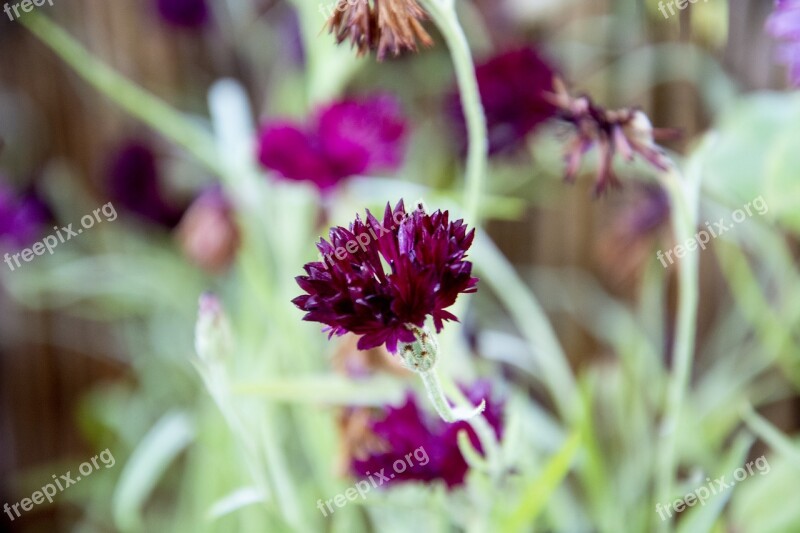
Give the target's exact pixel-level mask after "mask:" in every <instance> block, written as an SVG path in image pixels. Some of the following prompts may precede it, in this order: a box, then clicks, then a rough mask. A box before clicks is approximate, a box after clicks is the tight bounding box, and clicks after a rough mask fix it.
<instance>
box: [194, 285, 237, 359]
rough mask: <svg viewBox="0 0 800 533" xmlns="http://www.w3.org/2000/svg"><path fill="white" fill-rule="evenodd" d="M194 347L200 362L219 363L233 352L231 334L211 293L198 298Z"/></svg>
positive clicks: (224, 316)
mask: <svg viewBox="0 0 800 533" xmlns="http://www.w3.org/2000/svg"><path fill="white" fill-rule="evenodd" d="M194 346H195V351H196V352H197V356H198V357H199V358H200V360H201V361H206V362H211V361H220V360H223V359H225V358H227V357H229V356H230V355H231V354H232V352H233V333H232V331H231V325H230V322H229V321H228V317H227V315H226V314H225V312H224V311H223V310H222V304H221V302H220V301H219V298H218V297H217V296H216V295H215V294H212V293H205V294H203V295H201V296H200V302H199V309H198V313H197V323H196V324H195V330H194Z"/></svg>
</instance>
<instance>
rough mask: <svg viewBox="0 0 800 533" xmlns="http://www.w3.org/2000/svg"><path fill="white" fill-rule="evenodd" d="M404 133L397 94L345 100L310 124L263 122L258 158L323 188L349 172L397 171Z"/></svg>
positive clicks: (335, 183)
mask: <svg viewBox="0 0 800 533" xmlns="http://www.w3.org/2000/svg"><path fill="white" fill-rule="evenodd" d="M406 132H407V126H406V122H405V119H404V118H403V116H402V114H401V111H400V104H399V102H397V100H395V99H394V98H393V97H391V96H374V97H372V98H369V99H366V100H363V101H359V100H343V101H339V102H334V103H332V104H330V105H328V106H327V107H325V108H323V109H321V110H320V111H319V112H318V113H317V114H316V115H315V117H314V119H313V120H312V122H311V123H310V124H308V125H302V124H295V123H293V122H288V121H283V122H273V123H269V124H267V125H265V126H264V128H263V129H262V130H261V134H260V137H259V146H258V159H259V161H260V162H261V164H262V165H263V166H264V167H266V168H269V169H272V170H275V171H277V172H278V173H279V174H280V175H281V176H283V177H284V178H287V179H290V180H295V181H311V182H313V183H314V184H315V185H316V186H317V187H318V188H319V189H320V190H321V191H323V192H325V191H329V190H330V189H332V188H333V187H335V186H336V185H337V184H338V183H339V182H340V181H341V180H343V179H344V178H347V177H349V176H356V175H360V174H364V173H368V172H374V171H383V170H396V169H397V168H398V167H399V166H400V164H401V163H402V159H403V153H404V150H405V141H406Z"/></svg>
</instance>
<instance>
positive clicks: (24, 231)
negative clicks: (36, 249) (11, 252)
mask: <svg viewBox="0 0 800 533" xmlns="http://www.w3.org/2000/svg"><path fill="white" fill-rule="evenodd" d="M49 214H50V212H49V210H48V209H47V206H46V205H45V204H44V202H42V201H41V200H40V199H39V197H38V196H37V195H36V194H34V193H33V192H29V193H26V194H22V195H18V194H16V193H15V192H14V191H12V190H11V188H10V187H8V186H7V185H5V184H3V183H2V182H0V249H2V248H3V247H4V246H11V247H13V248H20V247H24V246H27V245H29V244H30V243H31V242H33V241H34V240H36V239H37V238H38V236H39V233H40V231H41V228H42V226H43V225H44V224H45V223H46V222H47V220H48V219H49V218H50V216H49Z"/></svg>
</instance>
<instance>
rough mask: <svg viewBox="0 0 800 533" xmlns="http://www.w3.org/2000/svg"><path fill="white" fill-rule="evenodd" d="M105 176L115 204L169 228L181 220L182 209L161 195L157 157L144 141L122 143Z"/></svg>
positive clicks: (162, 193) (113, 156) (114, 154)
mask: <svg viewBox="0 0 800 533" xmlns="http://www.w3.org/2000/svg"><path fill="white" fill-rule="evenodd" d="M107 176H108V187H109V194H110V196H111V199H112V200H113V201H114V203H115V204H118V205H121V206H123V207H124V208H126V209H127V210H128V211H131V212H132V213H135V214H136V215H139V216H140V217H142V218H144V219H147V220H149V221H151V222H155V223H157V224H161V225H163V226H167V227H169V228H172V227H174V226H175V225H177V224H178V222H179V221H180V219H181V216H182V215H183V211H184V210H183V209H182V208H180V207H178V206H176V205H175V204H173V203H172V202H171V201H169V200H168V199H167V198H166V196H165V195H164V192H163V191H162V189H161V177H160V175H159V172H158V166H157V165H156V156H155V153H154V152H153V150H152V148H150V146H148V145H147V144H145V143H143V142H141V141H127V142H125V143H124V144H123V145H122V146H120V147H119V148H118V149H117V150H116V151H115V152H114V153H113V155H112V157H111V161H110V162H109V164H108V170H107Z"/></svg>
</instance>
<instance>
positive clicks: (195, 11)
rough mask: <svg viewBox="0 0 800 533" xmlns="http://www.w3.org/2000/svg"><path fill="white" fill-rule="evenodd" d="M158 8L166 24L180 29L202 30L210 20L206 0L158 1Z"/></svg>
mask: <svg viewBox="0 0 800 533" xmlns="http://www.w3.org/2000/svg"><path fill="white" fill-rule="evenodd" d="M156 7H157V8H158V14H159V15H161V18H162V19H164V21H165V22H166V23H168V24H171V25H172V26H176V27H179V28H190V29H194V28H201V27H203V26H205V25H206V23H207V22H208V21H209V18H210V13H209V9H208V4H207V3H206V0H156Z"/></svg>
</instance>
